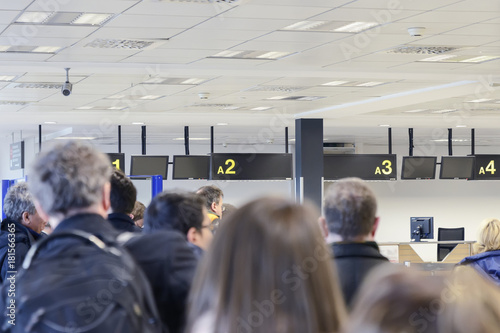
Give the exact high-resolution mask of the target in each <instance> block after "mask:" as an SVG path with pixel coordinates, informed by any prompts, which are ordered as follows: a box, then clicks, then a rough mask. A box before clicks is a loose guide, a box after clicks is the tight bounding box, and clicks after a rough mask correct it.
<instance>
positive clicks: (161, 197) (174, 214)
mask: <svg viewBox="0 0 500 333" xmlns="http://www.w3.org/2000/svg"><path fill="white" fill-rule="evenodd" d="M211 227H212V224H211V223H210V219H209V218H208V214H207V209H206V208H205V207H204V203H203V200H202V199H201V198H200V197H199V196H197V195H195V194H191V193H180V192H162V193H160V194H158V195H157V196H156V197H154V198H153V200H152V201H151V203H150V204H149V206H148V208H147V209H146V212H145V214H144V231H145V232H148V233H152V232H154V231H155V230H165V229H166V230H175V231H178V232H180V233H181V234H182V235H183V236H184V237H185V238H186V240H187V241H188V242H189V244H190V246H191V247H192V248H193V251H194V253H195V255H196V256H197V257H200V256H201V255H202V254H203V252H204V251H206V250H207V249H208V246H209V245H210V243H211V242H212V238H213V234H212V232H211Z"/></svg>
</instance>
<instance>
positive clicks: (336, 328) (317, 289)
mask: <svg viewBox="0 0 500 333" xmlns="http://www.w3.org/2000/svg"><path fill="white" fill-rule="evenodd" d="M316 214H317V213H316V211H315V210H314V209H313V208H312V207H310V206H301V205H298V204H295V203H293V202H290V201H288V200H285V199H280V198H262V199H258V200H255V201H252V202H250V203H248V204H246V205H244V206H243V207H241V208H239V209H238V210H237V211H236V212H234V213H233V214H232V215H231V216H230V217H229V219H228V220H226V221H224V223H223V224H222V225H221V227H220V229H219V230H218V231H217V233H216V235H215V241H214V242H213V245H212V247H211V248H210V251H208V252H207V253H206V255H205V258H204V260H203V261H201V263H200V267H199V268H198V271H197V274H196V277H195V281H194V282H193V288H192V289H191V292H190V296H189V303H188V304H189V315H188V324H187V329H186V333H201V332H203V333H219V332H242V333H243V332H245V333H247V332H248V333H250V332H252V333H269V332H273V333H305V332H311V333H312V332H314V333H319V332H329V333H334V332H340V330H341V327H342V325H343V323H344V320H345V309H344V304H343V301H342V295H341V291H340V289H339V287H338V283H337V279H336V274H335V268H334V266H333V265H332V263H331V260H330V251H329V249H328V247H327V245H326V244H325V242H324V241H323V240H322V238H321V231H320V229H319V227H318V224H317V220H316V216H317V215H316Z"/></svg>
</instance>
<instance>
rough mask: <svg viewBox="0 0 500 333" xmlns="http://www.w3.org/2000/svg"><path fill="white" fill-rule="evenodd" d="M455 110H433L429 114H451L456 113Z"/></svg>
mask: <svg viewBox="0 0 500 333" xmlns="http://www.w3.org/2000/svg"><path fill="white" fill-rule="evenodd" d="M457 111H458V110H457V109H443V110H435V111H432V112H431V113H451V112H457Z"/></svg>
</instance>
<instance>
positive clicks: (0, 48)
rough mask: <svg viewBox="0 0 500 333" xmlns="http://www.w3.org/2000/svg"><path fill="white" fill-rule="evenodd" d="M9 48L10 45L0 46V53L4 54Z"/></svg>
mask: <svg viewBox="0 0 500 333" xmlns="http://www.w3.org/2000/svg"><path fill="white" fill-rule="evenodd" d="M10 48H11V46H10V45H0V52H5V51H7V50H9V49H10Z"/></svg>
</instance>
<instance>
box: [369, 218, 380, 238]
mask: <svg viewBox="0 0 500 333" xmlns="http://www.w3.org/2000/svg"><path fill="white" fill-rule="evenodd" d="M379 221H380V218H379V217H376V218H375V222H373V227H372V231H371V232H370V236H372V237H375V233H376V232H377V229H378V222H379Z"/></svg>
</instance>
